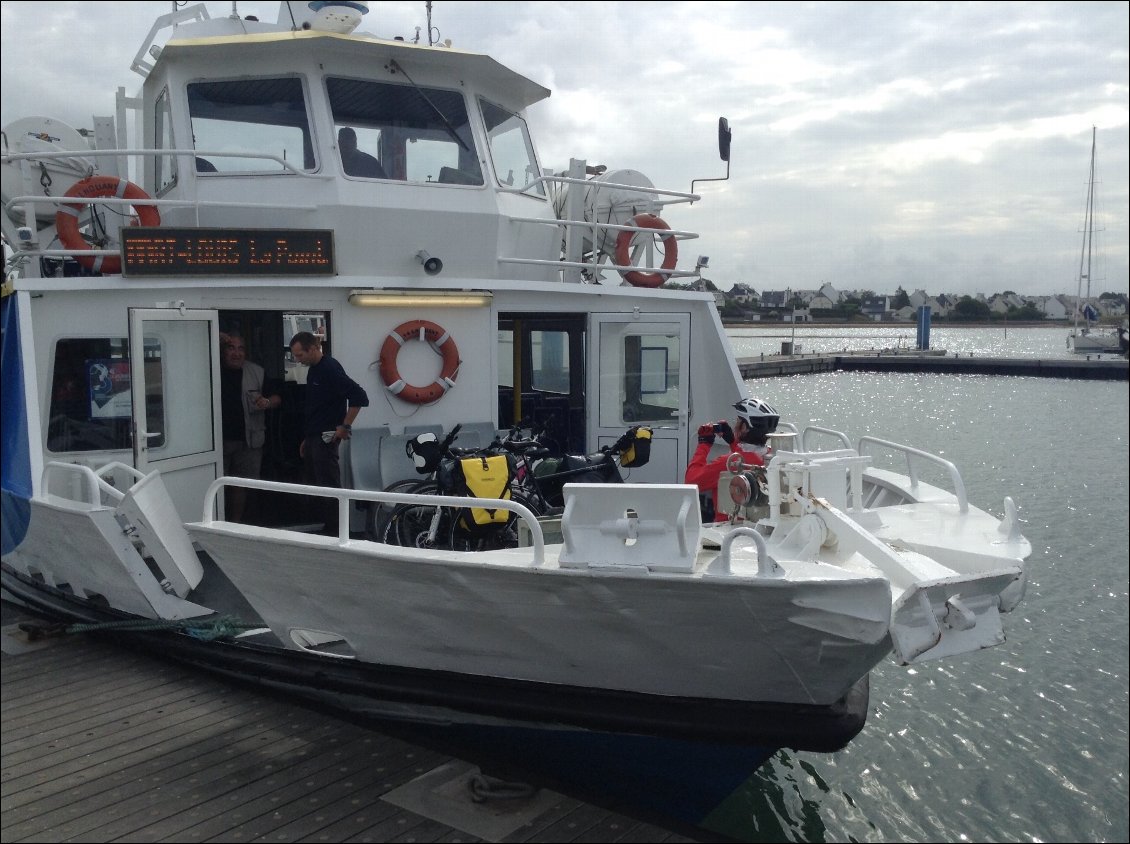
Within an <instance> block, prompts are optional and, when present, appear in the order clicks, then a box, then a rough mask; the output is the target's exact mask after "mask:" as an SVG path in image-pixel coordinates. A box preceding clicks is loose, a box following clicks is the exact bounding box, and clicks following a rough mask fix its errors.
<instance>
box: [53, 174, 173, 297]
mask: <svg viewBox="0 0 1130 844" xmlns="http://www.w3.org/2000/svg"><path fill="white" fill-rule="evenodd" d="M63 197H64V198H71V199H97V198H99V197H112V198H115V199H131V200H134V199H136V200H149V199H152V197H151V196H150V195H149V194H147V193H146V192H145V191H144V190H142V189H141V188H140V187H138V186H137V185H135V184H134V183H133V182H129V181H126V180H125V179H119V178H116V177H114V176H88V177H86V178H85V179H82V180H81V181H78V182H75V184H73V185H71V188H70V190H68V191H67V192H66V193H65V194H63ZM86 208H87V205H85V204H82V203H80V204H71V203H68V204H66V205H60V206H59V210H58V211H56V212H55V230H56V232H57V233H58V235H59V243H60V244H62V246H63V248H64V249H70V250H80V249H89V248H90V244H89V243H87V242H86V239H85V238H84V237H83V236H82V232H80V231H79V217H80V216H81V215H82V213H83V211H84V210H85V209H86ZM133 210H134V213H135V214H136V215H137V218H138V220H139V222H140V224H141V225H143V226H159V225H161V214H160V212H159V211H158V210H157V209H156V207H154V206H152V205H142V204H137V205H134V206H133ZM74 257H75V260H76V261H78V262H79V264H81V265H82V266H84V267H86V268H87V269H88V270H92V271H93V272H97V273H105V274H107V275H116V274H118V273H120V272H121V271H122V259H121V257H120V256H118V255H75V256H74Z"/></svg>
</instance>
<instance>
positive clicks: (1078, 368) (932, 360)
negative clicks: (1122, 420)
mask: <svg viewBox="0 0 1130 844" xmlns="http://www.w3.org/2000/svg"><path fill="white" fill-rule="evenodd" d="M738 371H739V372H740V373H741V376H742V377H743V378H772V377H777V376H782V375H808V374H812V373H816V372H836V371H844V372H912V373H934V374H939V373H941V374H948V375H956V374H978V375H1026V376H1029V377H1037V378H1074V379H1085V380H1092V381H1130V361H1127V360H1126V358H1115V357H1101V356H1098V355H1093V356H1090V357H1088V356H1080V357H1079V358H1077V359H1075V358H1065V359H1060V358H1056V359H1041V358H999V357H976V356H966V357H959V356H957V355H947V354H946V353H945V352H930V351H926V352H916V351H907V350H894V349H887V350H881V351H873V352H835V353H814V354H801V355H761V356H759V357H747V358H738Z"/></svg>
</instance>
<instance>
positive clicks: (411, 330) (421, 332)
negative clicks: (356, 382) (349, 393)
mask: <svg viewBox="0 0 1130 844" xmlns="http://www.w3.org/2000/svg"><path fill="white" fill-rule="evenodd" d="M410 340H420V341H421V342H424V343H427V344H429V345H430V346H431V347H432V348H433V349H435V351H436V353H437V354H439V356H440V359H441V363H440V373H439V375H438V376H437V377H436V379H435V380H434V381H432V382H431V383H430V384H427V385H425V386H423V387H418V386H416V385H414V384H409V383H408V382H407V381H405V380H404V379H403V378H402V377H401V376H400V372H399V370H398V369H397V366H396V359H397V356H398V355H399V354H400V350H401V348H403V346H404V344H405V343H407V342H408V341H410ZM378 363H379V368H380V373H381V380H382V381H383V382H384V385H385V387H386V388H387V389H388V391H389V392H390V393H392V394H393V395H394V396H396V397H397V398H399V399H402V400H403V401H406V402H411V403H412V404H427V403H429V402H433V401H436V400H437V399H439V398H442V397H443V396H444V395H445V394H446V393H447V391H448V390H450V389H451V388H452V387H454V386H455V376H456V375H457V374H458V372H459V366H460V364H461V363H462V361H460V360H459V348H458V347H457V346H456V345H455V340H454V339H453V338H452V336H451V335H450V334H449V333H448V332H447V331H446V330H445V329H444V328H442V327H441V326H439V325H436V324H435V323H434V322H429V321H428V320H426V319H414V320H409V321H408V322H404V323H401V324H400V325H398V326H397V327H396V328H394V329H393V330H392V331H390V332H389V334H388V336H387V337H385V340H384V343H383V344H382V345H381V353H380V360H379V361H378Z"/></svg>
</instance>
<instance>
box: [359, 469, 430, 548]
mask: <svg viewBox="0 0 1130 844" xmlns="http://www.w3.org/2000/svg"><path fill="white" fill-rule="evenodd" d="M384 491H385V492H417V491H419V492H422V493H433V492H435V491H436V487H435V482H434V481H428V480H418V479H416V478H404V479H403V480H400V481H395V482H393V483H391V484H389V485H388V486H386V487H385V488H384ZM396 507H397V505H396V504H391V503H382V502H377V501H374V502H372V503H371V505H370V506H369V508H368V510H367V511H366V513H365V535H366V537H368V538H369V539H372V540H375V541H377V542H385V541H386V540H385V538H384V535H385V528H386V527H388V520H389V518H390V517H391V516H392V511H393V510H395V509H396Z"/></svg>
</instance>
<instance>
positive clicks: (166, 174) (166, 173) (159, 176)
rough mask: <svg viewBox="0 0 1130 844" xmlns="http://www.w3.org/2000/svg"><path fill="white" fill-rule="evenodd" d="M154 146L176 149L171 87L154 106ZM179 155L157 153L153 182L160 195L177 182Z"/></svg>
mask: <svg viewBox="0 0 1130 844" xmlns="http://www.w3.org/2000/svg"><path fill="white" fill-rule="evenodd" d="M153 147H154V148H155V149H158V150H163V149H176V148H177V145H176V141H175V139H174V138H173V113H172V109H171V107H170V104H169V89H168V88H166V89H165V90H163V91H162V92H161V94H160V96H158V97H157V103H156V104H155V105H154V107H153ZM178 163H179V162H178V161H177V156H175V155H157V156H154V159H153V184H155V185H156V186H157V193H158V195H160V194H162V193H164V192H165V191H166V190H168V189H169V188H171V187H172V186H173V185H175V184H176V182H177V169H178V167H177V165H178Z"/></svg>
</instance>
